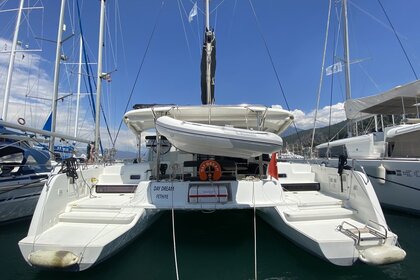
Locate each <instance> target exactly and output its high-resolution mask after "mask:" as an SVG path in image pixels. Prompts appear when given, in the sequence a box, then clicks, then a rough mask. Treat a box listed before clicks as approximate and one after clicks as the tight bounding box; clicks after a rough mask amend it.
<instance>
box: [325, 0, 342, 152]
mask: <svg viewBox="0 0 420 280" xmlns="http://www.w3.org/2000/svg"><path fill="white" fill-rule="evenodd" d="M335 5H337V4H335ZM336 8H337V6H336ZM336 13H337V9H336ZM340 23H341V21H339V24H340ZM338 27H340V25H339V26H338ZM338 30H340V28H338ZM339 32H340V31H337V30H336V29H335V25H334V32H333V34H334V40H333V44H334V46H333V53H332V65H334V64H335V57H336V56H335V51H336V47H337V45H336V39H337V38H336V36H337V37H338V33H339ZM333 91H334V73H332V74H331V87H330V112H329V118H328V147H327V151H328V150H329V148H330V138H331V118H332V98H333Z"/></svg>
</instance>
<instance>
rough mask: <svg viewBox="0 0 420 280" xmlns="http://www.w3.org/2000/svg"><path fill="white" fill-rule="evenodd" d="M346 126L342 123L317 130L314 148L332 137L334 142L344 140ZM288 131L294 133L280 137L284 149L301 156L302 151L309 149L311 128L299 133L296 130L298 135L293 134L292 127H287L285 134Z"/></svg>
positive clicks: (293, 129)
mask: <svg viewBox="0 0 420 280" xmlns="http://www.w3.org/2000/svg"><path fill="white" fill-rule="evenodd" d="M346 124H347V121H342V122H339V123H336V124H333V125H331V126H329V127H328V126H325V127H321V128H317V129H316V130H315V138H314V147H316V146H317V145H319V144H322V143H325V142H328V140H332V138H333V137H334V136H335V137H334V140H337V139H342V138H345V137H346V135H347V130H346ZM289 129H291V131H293V132H294V133H292V134H289V135H286V134H285V133H284V134H283V135H282V138H283V143H284V148H285V149H287V150H289V151H291V152H294V153H296V154H303V151H304V150H306V149H307V148H310V147H311V141H312V128H311V129H306V130H300V131H299V129H298V133H296V132H295V128H294V127H289V128H288V129H287V130H286V132H287V131H288V130H289Z"/></svg>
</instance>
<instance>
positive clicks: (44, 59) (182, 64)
mask: <svg viewBox="0 0 420 280" xmlns="http://www.w3.org/2000/svg"><path fill="white" fill-rule="evenodd" d="M79 1H80V2H79V3H80V5H81V8H82V22H83V28H84V32H85V36H86V40H87V44H88V46H89V48H90V50H89V52H88V53H89V56H90V59H91V60H92V61H95V60H96V53H97V41H98V35H97V33H98V23H99V1H87V0H85V1H82V0H79ZM35 2H36V1H31V3H32V4H34V3H35ZM67 2H68V6H67V11H66V25H67V31H66V33H65V36H67V35H69V34H70V33H71V30H72V29H74V32H75V33H76V34H78V33H79V28H78V27H77V24H78V23H77V22H76V21H77V19H76V18H77V16H76V15H75V10H74V8H75V4H74V3H75V2H74V1H73V0H67ZM194 2H195V1H190V0H166V1H164V5H163V8H161V5H162V1H158V0H143V1H124V0H118V1H117V0H108V1H107V13H108V25H107V27H108V28H107V36H106V37H107V38H106V43H105V54H106V57H105V58H104V63H105V64H104V69H103V70H104V72H111V71H114V72H113V73H112V82H110V83H105V87H104V92H103V96H104V101H103V106H104V110H105V112H106V114H107V119H108V121H109V123H110V126H111V133H115V131H116V129H117V128H118V125H119V122H120V120H121V118H122V116H123V114H124V109H125V107H126V104H127V101H128V97H129V94H130V92H131V89H132V87H133V84H134V80H135V77H136V74H137V71H138V69H139V67H140V63H141V60H142V57H143V55H144V52H145V50H146V46H147V44H148V41H149V38H150V34H151V33H152V30H153V26H154V24H155V22H156V20H157V17H158V15H159V13H160V16H159V20H158V22H157V28H156V31H155V34H154V36H153V37H152V39H151V42H150V49H149V51H148V53H147V55H146V58H145V61H144V64H143V67H142V69H141V72H140V76H139V80H138V81H137V85H136V87H135V90H134V93H133V97H132V100H131V102H130V103H129V108H131V107H132V105H133V104H136V103H176V104H199V102H200V81H199V77H200V72H199V71H200V70H199V65H200V51H201V50H200V48H201V41H202V28H203V14H201V13H200V12H199V15H198V16H197V17H195V18H194V20H193V22H191V23H188V20H187V15H186V13H188V12H189V11H190V9H191V8H192V6H193V3H194ZM333 2H335V1H333ZM252 3H253V6H254V8H255V12H256V14H257V18H258V22H259V24H260V27H261V32H262V35H263V37H264V40H265V42H266V43H267V46H268V49H269V51H270V55H271V57H272V59H273V63H274V66H275V69H276V71H277V73H278V77H279V79H280V82H281V84H282V87H283V89H284V93H285V95H286V98H287V101H288V104H289V106H290V109H291V110H292V111H294V112H295V116H296V120H297V123H298V126H301V127H303V128H305V127H310V122H311V121H310V116H311V114H313V110H314V108H315V106H316V95H317V92H318V85H319V78H320V71H321V63H322V53H323V46H324V40H325V31H326V23H327V15H328V0H301V1H294V0H282V1H279V0H258V1H256V0H253V1H252ZM381 3H382V5H383V6H384V8H385V9H386V11H387V13H388V16H389V18H390V19H391V22H392V24H393V25H394V27H395V29H396V30H397V32H398V35H399V37H400V39H401V42H402V44H403V45H404V47H405V50H406V52H407V54H408V56H409V58H410V60H411V62H412V64H413V67H414V69H415V71H417V72H419V73H420V57H419V51H418V50H419V49H420V33H419V32H418V26H420V17H418V11H419V10H420V2H419V1H417V0H399V1H395V0H381ZM59 4H60V1H55V0H54V1H53V0H46V1H43V6H44V11H43V12H38V13H36V12H33V13H32V14H31V16H30V17H29V20H30V21H31V23H30V24H31V28H32V30H34V31H33V33H35V34H36V36H38V37H44V38H48V39H52V40H55V39H56V33H57V25H58V15H59ZM16 5H17V1H16V0H15V1H0V8H2V9H7V8H10V7H11V6H16ZM36 5H38V4H37V3H36ZM198 5H199V7H200V9H201V10H203V1H198ZM335 5H336V6H334V7H335V8H334V9H333V11H332V15H331V16H332V17H333V19H332V20H331V25H330V32H329V41H328V49H327V60H326V66H328V65H331V64H332V58H333V55H334V53H333V45H334V37H337V36H341V34H342V30H340V32H339V35H337V31H338V23H337V22H338V21H337V17H339V16H340V15H339V14H337V13H336V10H339V9H340V7H341V4H340V3H339V2H338V3H336V4H335ZM348 5H349V33H350V35H349V36H350V57H351V60H352V61H355V60H362V62H359V63H354V64H352V65H351V83H352V95H353V97H363V96H367V95H372V94H376V93H379V92H381V91H385V90H388V89H390V88H392V87H395V86H397V85H400V84H404V83H408V82H410V81H413V80H415V76H414V74H413V72H412V70H411V68H410V66H409V64H408V63H407V61H406V58H405V56H404V54H403V51H402V49H401V47H400V46H399V43H398V41H397V39H396V37H395V35H394V34H393V31H392V29H391V28H390V26H389V24H388V21H387V19H386V17H385V15H384V13H383V11H382V10H381V7H380V5H379V4H378V1H377V0H363V1H362V0H352V1H350V0H349V4H348ZM211 7H212V8H211V9H212V10H213V13H212V15H211V23H212V26H214V27H215V31H216V38H217V68H216V92H215V96H216V103H217V104H238V103H249V104H263V105H273V104H275V105H281V106H282V107H283V108H287V106H286V104H285V101H284V99H283V96H282V93H281V91H280V87H279V84H278V82H277V79H276V75H275V73H274V71H273V67H272V65H271V61H270V58H269V55H268V53H267V51H266V48H265V45H264V41H263V39H262V37H261V33H260V31H259V28H258V26H257V24H256V20H255V17H254V15H253V12H252V9H251V6H250V3H249V1H248V0H224V1H223V0H212V1H211ZM216 7H217V9H215V8H216ZM161 9H162V10H161ZM180 9H181V14H182V19H181V16H180ZM214 9H215V10H214ZM14 17H15V14H14V13H1V14H0V22H1V23H2V24H0V26H3V27H2V28H1V27H0V38H2V39H3V40H4V41H5V42H6V44H7V42H8V41H7V40H11V39H12V30H13V26H14V23H13V20H14ZM184 30H185V31H184ZM30 33H31V32H30V29H29V28H28V24H27V23H26V22H24V23H23V24H22V30H21V34H22V37H23V36H24V35H25V36H27V37H31V36H29V35H30ZM20 37H21V36H20ZM32 37H33V36H32ZM76 38H77V36H74V39H73V38H71V39H69V40H68V41H67V42H66V43H65V45H64V48H63V52H64V53H65V54H66V55H67V56H68V57H69V61H76V60H77V55H78V53H77V52H78V46H77V40H76ZM27 40H28V41H30V40H31V39H27ZM336 41H337V44H338V45H337V50H336V55H337V56H338V57H342V41H341V37H340V38H336ZM37 44H41V42H40V41H39V40H33V39H32V41H31V46H35V45H37ZM0 55H1V57H0V62H1V63H2V64H0V65H1V66H2V68H1V69H0V80H1V81H0V90H2V91H3V87H4V80H5V72H4V69H5V67H6V62H7V61H8V60H7V56H6V55H5V54H0ZM28 55H30V56H31V57H33V58H34V61H36V62H37V63H34V62H31V64H30V66H29V65H28V64H26V66H24V65H23V66H22V65H21V68H20V69H21V71H20V72H19V69H18V71H17V72H18V74H16V75H17V76H16V77H19V75H24V74H25V73H27V72H28V71H29V70H28V69H32V70H31V75H33V78H34V77H37V78H38V79H39V77H41V78H42V81H43V82H42V83H39V82H38V86H37V87H35V86H34V87H31V88H32V89H31V90H33V91H35V92H34V93H32V95H36V96H45V95H46V96H45V97H46V98H48V97H50V96H51V93H50V92H51V90H52V87H51V86H52V79H53V64H54V63H53V60H54V56H55V45H54V44H52V43H48V42H42V52H37V53H31V54H28ZM27 61H28V59H26V63H28V62H27ZM20 63H24V60H22V59H21V62H20ZM18 65H20V64H19V63H18ZM18 67H19V66H18ZM71 67H74V66H70V65H67V66H62V71H61V79H60V95H63V94H66V93H68V92H74V91H75V77H74V75H72V74H71V73H74V72H75V71H74V69H73V68H71ZM93 67H94V66H93ZM65 68H67V72H66V71H65V70H64V69H65ZM34 69H35V70H34ZM69 69H70V70H69ZM25 71H26V72H25ZM94 71H95V74H96V70H94ZM35 73H38V74H37V75H35ZM69 73H70V74H69ZM343 77H344V73H338V74H336V75H334V78H333V79H334V86H333V93H332V96H333V97H332V101H330V95H331V78H332V76H324V83H323V88H322V95H321V108H324V110H323V113H324V122H323V123H322V124H325V118H327V115H326V114H327V113H328V112H329V108H328V107H325V106H328V105H330V104H332V105H334V107H333V109H334V110H333V111H334V112H335V115H334V117H333V120H334V121H338V120H341V119H342V118H343V116H344V115H343V111H342V109H341V108H342V105H341V106H340V105H336V104H337V103H340V102H343V100H344V95H345V94H344V79H343ZM14 79H15V78H14ZM16 79H18V78H16ZM21 79H22V81H24V80H25V79H24V78H21ZM15 83H18V82H17V81H16V82H15ZM33 84H36V83H35V82H34V83H33ZM39 84H41V85H42V86H39ZM49 87H51V89H50V88H49ZM18 88H19V87H18V86H15V87H13V89H14V90H15V91H18ZM28 88H29V86H26V89H22V90H24V91H25V92H28ZM82 88H84V86H82ZM13 94H14V96H15V97H13ZM18 96H19V94H18V93H17V92H15V93H13V90H12V97H13V98H14V99H13V101H14V102H15V103H16V104H19V102H20V104H22V103H24V104H26V105H25V116H26V118H29V119H30V118H32V119H33V120H32V124H33V125H35V126H39V125H41V124H42V119H43V118H45V117H42V116H40V115H37V114H35V113H34V111H36V112H40V111H42V112H43V113H42V114H43V115H45V114H47V111H48V106H49V105H48V101H42V102H41V101H34V100H29V99H28V98H23V97H22V95H21V98H20V99H19V97H18ZM25 102H26V103H25ZM31 102H32V103H42V106H44V107H45V108H44V107H43V109H42V110H33V111H30V109H26V106H28V103H31ZM62 103H63V104H62V105H60V106H62V110H61V112H62V116H61V118H62V119H63V125H62V126H61V129H64V127H67V129H69V127H70V126H71V124H70V123H69V121H70V120H71V119H72V118H74V117H73V116H71V112H72V111H74V103H75V98H74V97H71V98H69V99H68V100H67V101H65V102H62ZM69 103H71V104H70V105H69ZM65 104H67V105H65ZM38 105H39V106H41V105H40V104H38ZM82 105H83V108H84V109H83V112H82V115H81V117H80V118H82V119H84V120H85V121H84V122H82V123H83V124H84V125H86V127H87V131H86V132H85V137H89V135H88V134H89V127H90V128H91V126H89V125H88V123H91V122H92V116H91V113H90V111H89V108H88V102H87V98H84V99H83V100H82ZM63 106H67V107H63ZM17 108H19V107H15V109H14V111H13V110H11V109H9V110H11V112H10V114H11V115H12V117H11V118H16V117H17V116H20V115H22V111H20V110H19V109H17ZM29 112H32V113H31V114H29ZM64 112H65V113H66V114H69V115H70V117H68V116H67V117H66V116H65V114H64ZM42 114H41V115H42ZM321 117H322V115H321ZM36 118H38V119H39V120H37V121H36V122H35V119H36ZM65 121H67V122H65ZM102 124H104V122H103V121H102ZM322 124H321V125H322ZM124 129H125V128H124ZM103 133H104V132H103ZM104 137H105V136H102V138H103V139H104ZM123 138H126V137H124V136H123ZM120 143H121V144H120V145H121V146H124V145H128V146H130V145H133V143H134V142H130V143H126V142H124V140H121V142H120Z"/></svg>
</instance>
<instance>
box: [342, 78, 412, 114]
mask: <svg viewBox="0 0 420 280" xmlns="http://www.w3.org/2000/svg"><path fill="white" fill-rule="evenodd" d="M419 102H420V80H417V81H414V82H411V83H409V84H405V85H402V86H397V87H395V88H393V89H391V90H389V91H387V92H384V93H382V94H378V95H374V96H367V97H363V98H358V99H350V100H347V101H346V102H345V103H344V108H345V110H346V116H347V118H348V119H351V120H354V119H364V118H366V117H369V116H372V115H392V114H403V113H405V114H416V113H417V108H416V106H418V105H415V104H417V103H419Z"/></svg>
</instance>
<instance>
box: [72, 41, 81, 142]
mask: <svg viewBox="0 0 420 280" xmlns="http://www.w3.org/2000/svg"><path fill="white" fill-rule="evenodd" d="M79 44H80V45H79V65H78V66H79V68H78V73H77V100H76V119H75V121H74V137H77V128H78V127H79V106H80V86H81V80H82V54H83V37H82V35H80V39H79Z"/></svg>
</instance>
